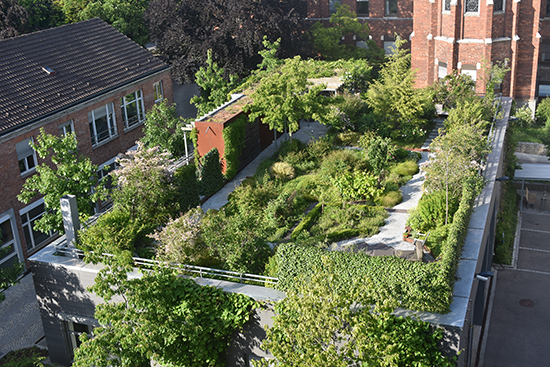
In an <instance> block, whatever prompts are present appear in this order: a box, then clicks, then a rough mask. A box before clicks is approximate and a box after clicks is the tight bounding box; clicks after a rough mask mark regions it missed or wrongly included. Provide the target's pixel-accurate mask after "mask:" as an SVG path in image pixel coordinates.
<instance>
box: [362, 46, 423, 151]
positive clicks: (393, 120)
mask: <svg viewBox="0 0 550 367" xmlns="http://www.w3.org/2000/svg"><path fill="white" fill-rule="evenodd" d="M404 44H405V41H404V40H403V39H402V38H400V37H397V39H396V41H395V49H394V52H393V54H392V55H390V56H389V58H388V61H387V62H386V63H385V64H384V65H383V66H382V69H381V70H380V78H379V79H377V80H375V81H374V82H372V83H371V84H370V86H369V89H368V91H367V93H366V101H367V103H368V105H369V106H370V108H372V110H373V113H374V114H375V115H376V118H377V119H378V121H380V123H382V124H384V125H386V127H387V128H388V129H389V130H391V131H392V135H393V136H394V137H403V138H404V139H405V140H412V139H414V138H415V135H416V134H417V133H421V131H420V126H422V125H423V124H424V123H425V122H426V121H425V119H424V114H425V110H426V109H428V108H429V105H430V104H431V101H429V100H428V98H426V97H427V95H426V93H423V92H421V91H418V90H416V89H415V88H414V78H415V71H414V70H412V69H411V65H410V61H411V55H410V53H409V51H408V50H406V49H404V48H403V45H404ZM413 133H415V134H413Z"/></svg>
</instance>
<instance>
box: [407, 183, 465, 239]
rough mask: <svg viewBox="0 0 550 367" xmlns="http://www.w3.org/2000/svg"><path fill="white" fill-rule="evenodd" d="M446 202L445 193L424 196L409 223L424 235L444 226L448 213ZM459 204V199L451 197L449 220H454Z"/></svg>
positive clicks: (439, 192)
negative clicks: (446, 213)
mask: <svg viewBox="0 0 550 367" xmlns="http://www.w3.org/2000/svg"><path fill="white" fill-rule="evenodd" d="M445 201H446V199H445V191H437V192H434V193H429V194H424V195H423V196H422V198H421V199H420V201H419V202H418V206H417V207H416V209H414V211H413V212H412V213H411V214H410V216H409V219H408V220H407V223H408V224H409V225H410V226H411V227H412V228H414V229H416V230H418V231H420V232H422V233H426V232H428V231H429V230H431V229H434V228H436V227H440V226H443V225H444V224H445V212H446V205H445ZM458 202H459V198H457V197H449V218H452V217H453V214H454V213H455V212H456V210H457V209H458ZM449 222H451V221H449Z"/></svg>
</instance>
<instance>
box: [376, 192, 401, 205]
mask: <svg viewBox="0 0 550 367" xmlns="http://www.w3.org/2000/svg"><path fill="white" fill-rule="evenodd" d="M402 201H403V196H402V195H401V192H400V191H390V192H388V193H386V194H384V195H383V196H381V197H380V198H378V200H377V203H379V204H380V205H382V206H383V207H386V208H391V207H394V206H396V205H397V204H399V203H400V202H402Z"/></svg>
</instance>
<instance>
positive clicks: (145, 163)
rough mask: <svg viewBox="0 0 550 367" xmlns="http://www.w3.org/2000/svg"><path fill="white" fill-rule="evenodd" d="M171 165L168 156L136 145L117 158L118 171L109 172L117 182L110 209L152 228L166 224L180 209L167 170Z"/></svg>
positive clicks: (170, 174)
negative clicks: (118, 209) (120, 210)
mask: <svg viewBox="0 0 550 367" xmlns="http://www.w3.org/2000/svg"><path fill="white" fill-rule="evenodd" d="M173 164H174V161H173V160H172V159H171V158H170V153H165V152H161V151H160V149H159V147H152V148H145V147H144V146H143V143H141V142H138V147H137V149H136V150H132V151H128V152H127V153H125V154H123V155H122V156H121V157H120V158H118V159H117V165H118V168H117V169H116V170H114V171H112V172H111V175H112V176H113V177H114V179H115V182H116V187H115V188H114V189H113V191H112V193H111V195H112V197H113V206H114V207H115V208H121V209H123V210H124V211H126V212H128V213H129V214H130V217H131V218H136V219H138V220H140V221H141V223H148V224H149V225H150V226H151V227H155V226H157V225H159V224H161V223H164V222H166V221H167V220H168V218H169V217H170V216H171V215H173V214H175V213H177V212H178V210H179V207H178V203H177V201H176V200H174V197H175V193H174V185H173V182H172V181H173V180H172V173H171V172H170V170H169V166H171V165H173Z"/></svg>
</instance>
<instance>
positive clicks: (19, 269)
mask: <svg viewBox="0 0 550 367" xmlns="http://www.w3.org/2000/svg"><path fill="white" fill-rule="evenodd" d="M1 239H2V232H1V231H0V240H1ZM0 243H1V242H0ZM8 251H9V248H4V249H0V259H1V258H2V257H4V256H5V255H6V254H7V253H8ZM24 270H25V267H24V266H23V264H22V263H20V262H16V263H15V264H13V265H12V266H8V267H4V268H0V302H2V301H3V300H5V299H6V295H5V294H4V291H5V290H6V289H8V288H9V287H11V286H12V285H14V284H16V283H17V278H19V276H20V275H21V274H22V273H23V271H24Z"/></svg>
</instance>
